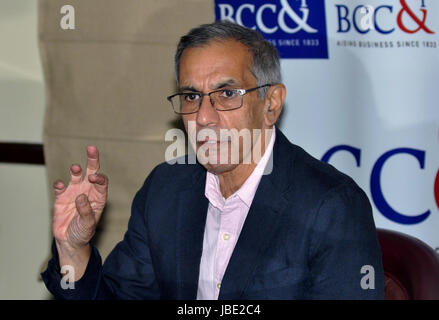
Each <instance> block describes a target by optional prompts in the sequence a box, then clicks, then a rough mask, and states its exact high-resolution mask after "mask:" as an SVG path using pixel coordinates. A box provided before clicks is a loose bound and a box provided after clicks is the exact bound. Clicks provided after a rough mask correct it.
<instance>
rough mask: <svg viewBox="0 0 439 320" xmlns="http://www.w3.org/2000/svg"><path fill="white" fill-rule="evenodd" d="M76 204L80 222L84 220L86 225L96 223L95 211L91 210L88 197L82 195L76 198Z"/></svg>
mask: <svg viewBox="0 0 439 320" xmlns="http://www.w3.org/2000/svg"><path fill="white" fill-rule="evenodd" d="M75 204H76V210H78V213H79V217H80V220H83V222H85V223H86V224H91V223H94V214H93V209H92V208H91V205H90V202H89V201H88V197H87V195H85V194H80V195H79V196H78V197H76V200H75Z"/></svg>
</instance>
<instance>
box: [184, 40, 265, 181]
mask: <svg viewBox="0 0 439 320" xmlns="http://www.w3.org/2000/svg"><path fill="white" fill-rule="evenodd" d="M251 66H252V56H251V53H250V52H249V50H248V48H247V47H246V46H244V45H243V44H241V43H239V42H237V41H234V40H228V41H213V42H211V43H209V44H207V45H205V46H202V47H197V48H189V49H185V50H184V52H183V54H182V57H181V60H180V88H179V90H180V91H188V88H190V90H193V91H197V92H203V93H208V92H211V91H214V90H217V89H250V88H254V87H257V86H258V84H257V81H256V78H255V77H254V76H253V74H252V73H251V71H250V68H251ZM183 89H184V90H183ZM263 112H264V101H263V100H261V99H260V98H259V94H258V91H257V90H255V91H252V92H249V93H247V94H245V95H244V96H243V104H242V107H241V108H239V109H235V110H231V111H217V110H215V108H214V107H213V106H212V104H211V101H210V99H209V97H207V96H204V97H203V100H202V103H201V107H200V110H199V111H198V112H197V113H192V114H188V115H183V121H184V124H185V127H186V131H188V129H189V128H190V127H191V126H189V121H192V126H193V124H195V129H196V131H197V132H200V131H201V130H203V129H210V130H213V132H215V133H216V137H217V142H216V143H215V141H210V142H211V143H206V139H205V137H201V139H200V136H198V141H192V140H193V139H191V138H194V137H195V136H194V135H193V134H191V132H189V131H188V135H189V139H190V143H191V144H192V147H193V148H194V150H195V151H196V152H197V154H198V155H200V153H201V154H205V155H206V156H207V157H209V158H210V159H211V158H212V156H214V157H215V158H216V160H217V161H216V164H215V163H212V162H214V161H209V162H210V163H207V164H203V165H204V166H205V167H206V169H207V170H209V171H210V172H213V173H217V174H218V173H223V172H227V171H231V170H233V169H234V168H235V167H237V166H238V165H239V164H237V163H236V162H238V163H242V162H243V159H244V158H245V157H247V156H248V154H249V152H251V151H252V150H253V147H254V144H255V143H256V142H257V140H259V135H257V132H258V131H257V130H256V131H254V129H260V130H263V129H265V127H264V126H265V124H264V118H263ZM222 129H228V130H231V129H236V130H237V131H238V132H243V131H245V129H248V130H250V133H252V136H253V134H254V133H255V134H256V135H255V137H253V139H252V140H251V145H250V147H247V148H246V147H243V145H244V146H245V145H246V144H245V143H243V138H242V137H241V138H240V139H239V140H240V142H238V139H236V137H235V139H231V140H230V139H221V135H220V130H222ZM242 129H244V130H243V131H241V130H242ZM211 132H212V131H211ZM200 140H202V141H200ZM238 145H239V146H238ZM225 147H226V148H227V149H225ZM236 147H237V148H238V149H239V161H234V162H233V161H232V160H231V157H232V155H231V152H232V151H233V150H236V149H234V148H236ZM200 148H201V150H200ZM224 150H228V156H227V157H226V158H227V161H224V158H223V159H220V154H221V151H224ZM200 151H202V152H200ZM214 151H215V152H214ZM224 162H225V163H224Z"/></svg>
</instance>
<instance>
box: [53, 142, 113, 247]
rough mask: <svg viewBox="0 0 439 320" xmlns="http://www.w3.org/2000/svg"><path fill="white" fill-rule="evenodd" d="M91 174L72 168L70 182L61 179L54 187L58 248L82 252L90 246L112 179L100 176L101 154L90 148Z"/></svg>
mask: <svg viewBox="0 0 439 320" xmlns="http://www.w3.org/2000/svg"><path fill="white" fill-rule="evenodd" d="M87 157H88V159H87V171H86V173H85V176H83V172H82V169H81V166H79V165H77V164H74V165H72V166H71V167H70V182H69V185H68V186H67V187H66V186H65V184H64V183H63V182H62V181H60V180H57V181H56V182H55V183H54V184H53V187H54V190H55V203H54V206H53V235H54V237H55V240H56V242H57V245H58V246H62V247H64V248H66V249H68V250H77V249H81V248H83V247H85V246H87V245H88V243H89V242H90V240H91V238H92V237H93V235H94V233H95V231H96V225H97V223H98V221H99V219H100V218H101V215H102V211H103V210H104V207H105V203H106V201H107V194H108V178H107V177H106V176H105V175H103V174H101V173H97V171H98V170H99V151H98V149H97V148H96V147H94V146H88V147H87Z"/></svg>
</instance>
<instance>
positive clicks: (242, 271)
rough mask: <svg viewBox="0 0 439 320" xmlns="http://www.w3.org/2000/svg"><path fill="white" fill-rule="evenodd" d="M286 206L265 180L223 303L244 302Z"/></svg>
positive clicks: (230, 266) (232, 263)
mask: <svg viewBox="0 0 439 320" xmlns="http://www.w3.org/2000/svg"><path fill="white" fill-rule="evenodd" d="M267 195H269V196H268V197H267ZM286 203H287V202H286V201H285V200H284V199H283V198H282V196H281V195H279V194H277V193H276V191H274V189H273V187H272V186H271V182H270V181H269V179H268V178H267V177H265V176H264V177H263V178H262V179H261V182H260V184H259V187H258V191H257V192H256V195H255V198H254V200H253V203H252V205H251V207H250V210H249V212H248V215H247V218H246V220H245V222H244V226H243V228H242V230H241V234H240V236H239V238H238V241H237V243H236V247H235V249H234V250H233V254H232V256H231V258H230V261H229V264H228V266H227V269H226V272H225V274H224V277H223V281H222V283H221V290H220V295H219V299H227V300H229V299H239V298H240V296H241V295H242V293H243V292H244V289H245V288H246V286H247V283H248V282H249V280H250V278H251V276H252V274H253V272H254V270H255V269H256V267H257V265H258V262H259V261H260V259H261V255H262V253H263V252H264V251H265V250H266V248H267V246H268V245H269V244H270V240H271V238H272V237H273V235H274V234H273V233H274V232H275V230H276V224H277V222H278V220H279V217H280V216H281V212H282V210H283V208H284V206H285V204H286Z"/></svg>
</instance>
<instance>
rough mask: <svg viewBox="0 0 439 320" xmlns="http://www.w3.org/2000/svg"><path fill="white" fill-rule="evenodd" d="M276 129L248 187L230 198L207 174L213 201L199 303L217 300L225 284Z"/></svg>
mask: <svg viewBox="0 0 439 320" xmlns="http://www.w3.org/2000/svg"><path fill="white" fill-rule="evenodd" d="M274 129H275V128H273V131H272V135H271V139H270V142H269V144H268V146H267V148H266V150H265V152H264V155H263V156H262V158H261V160H260V161H259V163H258V164H257V166H256V168H255V169H254V170H253V172H252V174H251V175H250V176H249V177H248V178H247V180H245V182H244V184H243V185H242V186H241V188H239V189H238V190H237V191H236V192H235V193H234V194H232V195H231V196H230V197H228V198H227V199H224V197H223V196H222V194H221V190H220V184H219V178H218V176H216V175H215V174H212V173H210V172H207V175H206V189H205V196H206V198H207V199H208V200H209V207H208V209H207V218H206V227H205V229H204V239H203V253H202V256H201V263H200V275H199V280H198V291H197V299H198V300H217V299H218V295H219V292H220V288H221V281H222V278H223V276H224V273H225V271H226V268H227V264H228V263H229V260H230V257H231V255H232V252H233V249H234V248H235V245H236V242H237V240H238V237H239V234H240V232H241V229H242V226H243V225H244V221H245V219H246V217H247V214H248V211H249V209H250V206H251V204H252V202H253V198H254V196H255V193H256V190H257V189H258V186H259V182H260V180H261V177H262V175H263V172H264V169H265V167H266V165H267V162H268V160H269V159H270V155H271V153H272V151H273V145H274V140H275V138H276V132H275V130H274Z"/></svg>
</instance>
